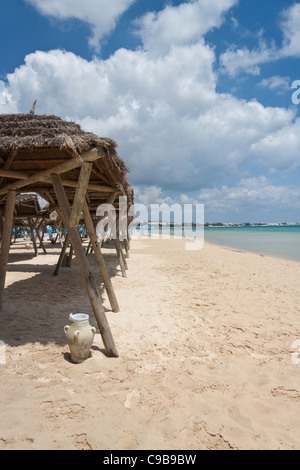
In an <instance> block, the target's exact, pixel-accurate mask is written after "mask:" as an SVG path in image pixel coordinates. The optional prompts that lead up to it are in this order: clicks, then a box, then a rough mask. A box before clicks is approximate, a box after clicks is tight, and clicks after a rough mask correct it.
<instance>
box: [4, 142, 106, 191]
mask: <svg viewBox="0 0 300 470" xmlns="http://www.w3.org/2000/svg"><path fill="white" fill-rule="evenodd" d="M99 158H101V155H99V153H98V150H97V149H96V148H94V149H91V150H89V151H88V152H85V153H83V154H82V155H81V156H80V158H70V159H69V160H67V161H66V162H64V163H61V164H60V165H57V166H56V167H54V168H50V169H47V170H43V171H39V172H38V173H34V174H33V175H31V176H29V177H27V178H26V179H18V181H16V182H15V183H11V184H9V185H8V186H5V187H4V188H1V189H0V196H1V195H3V194H6V193H8V191H17V190H19V189H21V188H24V187H26V186H29V185H30V184H34V183H37V182H40V181H45V179H46V180H47V179H48V178H50V177H51V174H55V175H61V174H62V173H66V172H67V171H70V170H73V169H74V168H77V167H78V166H80V165H81V164H82V163H83V162H93V161H95V160H98V159H99Z"/></svg>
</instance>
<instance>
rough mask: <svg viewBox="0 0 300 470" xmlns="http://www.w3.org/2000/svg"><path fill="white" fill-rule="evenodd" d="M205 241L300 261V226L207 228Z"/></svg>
mask: <svg viewBox="0 0 300 470" xmlns="http://www.w3.org/2000/svg"><path fill="white" fill-rule="evenodd" d="M204 240H207V241H209V242H213V243H217V244H218V245H223V246H228V247H231V248H236V249H240V250H246V251H254V252H256V253H261V254H265V255H271V256H279V257H282V258H287V259H293V260H297V261H300V225H286V226H285V225H280V226H270V225H267V226H249V227H247V226H246V227H207V228H206V227H205V229H204Z"/></svg>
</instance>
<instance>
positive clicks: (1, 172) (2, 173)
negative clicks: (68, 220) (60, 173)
mask: <svg viewBox="0 0 300 470" xmlns="http://www.w3.org/2000/svg"><path fill="white" fill-rule="evenodd" d="M0 177H5V178H11V179H16V180H24V181H25V180H27V179H28V178H29V176H28V173H25V172H24V171H13V170H5V169H2V168H0ZM50 180H51V176H48V177H45V178H44V179H41V180H40V181H41V182H45V183H46V182H47V181H48V182H49V181H50ZM62 182H63V185H64V186H69V187H70V188H77V181H73V180H69V179H62ZM87 189H89V190H90V191H95V192H96V193H114V192H115V191H118V190H119V188H116V187H112V186H107V185H105V184H96V183H90V184H89V185H88V187H87Z"/></svg>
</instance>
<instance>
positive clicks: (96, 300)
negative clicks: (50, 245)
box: [51, 174, 119, 357]
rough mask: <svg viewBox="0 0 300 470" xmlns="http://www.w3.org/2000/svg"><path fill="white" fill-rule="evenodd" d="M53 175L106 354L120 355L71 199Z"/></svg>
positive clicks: (59, 180) (111, 355)
mask: <svg viewBox="0 0 300 470" xmlns="http://www.w3.org/2000/svg"><path fill="white" fill-rule="evenodd" d="M51 176H52V182H53V186H54V190H55V193H56V196H57V199H58V202H59V206H60V208H61V212H62V217H63V220H64V224H65V226H66V228H67V230H68V233H69V235H70V239H71V243H72V245H73V249H74V253H75V255H76V259H77V263H78V267H79V269H80V272H81V276H82V279H83V282H84V284H85V288H86V290H87V293H88V296H89V299H90V302H91V305H92V308H93V311H94V315H95V318H96V321H97V324H98V327H99V330H100V334H101V336H102V340H103V343H104V346H105V350H106V354H107V355H108V356H109V357H118V356H119V355H118V352H117V349H116V346H115V342H114V339H113V337H112V334H111V331H110V328H109V324H108V321H107V318H106V315H105V312H104V308H103V305H102V301H101V297H100V294H99V291H98V289H97V286H96V282H95V279H94V276H93V274H92V272H91V270H90V267H89V264H88V261H87V259H86V256H85V254H84V249H83V246H82V243H81V239H80V234H79V231H78V228H77V227H70V226H69V218H70V213H71V210H70V206H69V201H68V198H67V196H66V193H65V190H64V187H63V185H62V182H61V179H60V177H59V175H56V174H52V175H51Z"/></svg>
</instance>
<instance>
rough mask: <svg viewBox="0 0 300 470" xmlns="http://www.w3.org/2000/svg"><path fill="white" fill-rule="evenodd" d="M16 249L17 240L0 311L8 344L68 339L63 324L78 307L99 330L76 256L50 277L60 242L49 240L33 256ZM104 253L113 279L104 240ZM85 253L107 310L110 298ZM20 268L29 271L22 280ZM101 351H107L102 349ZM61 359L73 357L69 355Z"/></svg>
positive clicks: (0, 333)
mask: <svg viewBox="0 0 300 470" xmlns="http://www.w3.org/2000/svg"><path fill="white" fill-rule="evenodd" d="M20 248H21V246H20V245H18V246H17V247H16V246H15V245H12V247H11V252H10V254H9V259H8V266H7V273H8V274H9V273H11V272H13V273H15V276H14V277H15V279H16V280H15V281H14V282H13V283H11V284H10V285H9V286H8V287H6V288H5V290H4V299H3V308H2V311H0V340H2V341H4V342H5V343H6V344H8V345H11V346H19V345H22V344H26V343H36V342H38V343H41V344H47V343H55V344H57V345H59V346H63V345H65V344H66V340H65V333H64V326H65V325H67V324H68V323H69V314H70V313H79V312H84V313H86V314H88V315H89V316H90V324H91V325H92V326H95V327H96V328H97V331H98V327H97V323H96V320H95V317H94V313H93V310H92V307H91V304H90V301H89V298H88V295H87V291H86V289H85V287H84V284H83V281H82V278H81V275H80V271H79V269H78V266H77V263H76V258H75V256H73V261H72V265H71V267H70V268H68V267H65V268H61V269H60V271H59V274H58V276H54V275H53V272H54V269H55V265H56V262H57V260H58V256H59V253H60V245H59V244H56V245H52V244H49V245H48V244H47V246H46V249H47V255H44V254H43V252H42V250H39V254H38V256H37V257H35V256H34V252H32V251H31V252H30V251H28V252H27V251H24V252H21V250H20ZM16 250H18V252H17V251H16ZM24 250H25V249H24ZM102 253H103V256H104V259H105V262H106V266H107V269H108V272H109V275H110V277H111V279H113V277H115V276H121V275H122V274H121V271H120V266H119V263H118V258H117V254H116V251H115V250H113V247H112V245H111V244H109V243H108V244H105V245H104V247H103V250H102ZM48 255H51V261H50V262H49V264H47V263H45V258H46V257H47V256H48ZM87 258H88V262H89V265H90V269H91V272H92V274H93V276H94V278H95V281H96V284H97V286H98V288H99V292H100V294H101V297H102V299H103V301H104V302H103V303H104V311H105V312H108V313H109V312H111V309H110V303H109V301H108V298H107V294H106V290H105V287H104V284H103V280H102V277H101V274H100V271H99V268H98V265H97V262H96V258H95V256H94V253H90V254H88V255H87ZM49 259H50V258H49V257H48V258H47V261H48V260H49ZM50 263H51V264H50ZM18 273H20V275H19V276H18ZM22 273H29V275H28V277H27V278H26V279H24V275H22ZM18 277H19V278H21V279H18ZM93 347H96V348H97V349H99V348H98V347H97V346H93ZM101 352H104V354H105V351H104V350H103V351H102V350H101ZM65 359H66V360H71V359H70V358H69V359H68V357H67V356H66V358H65Z"/></svg>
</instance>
